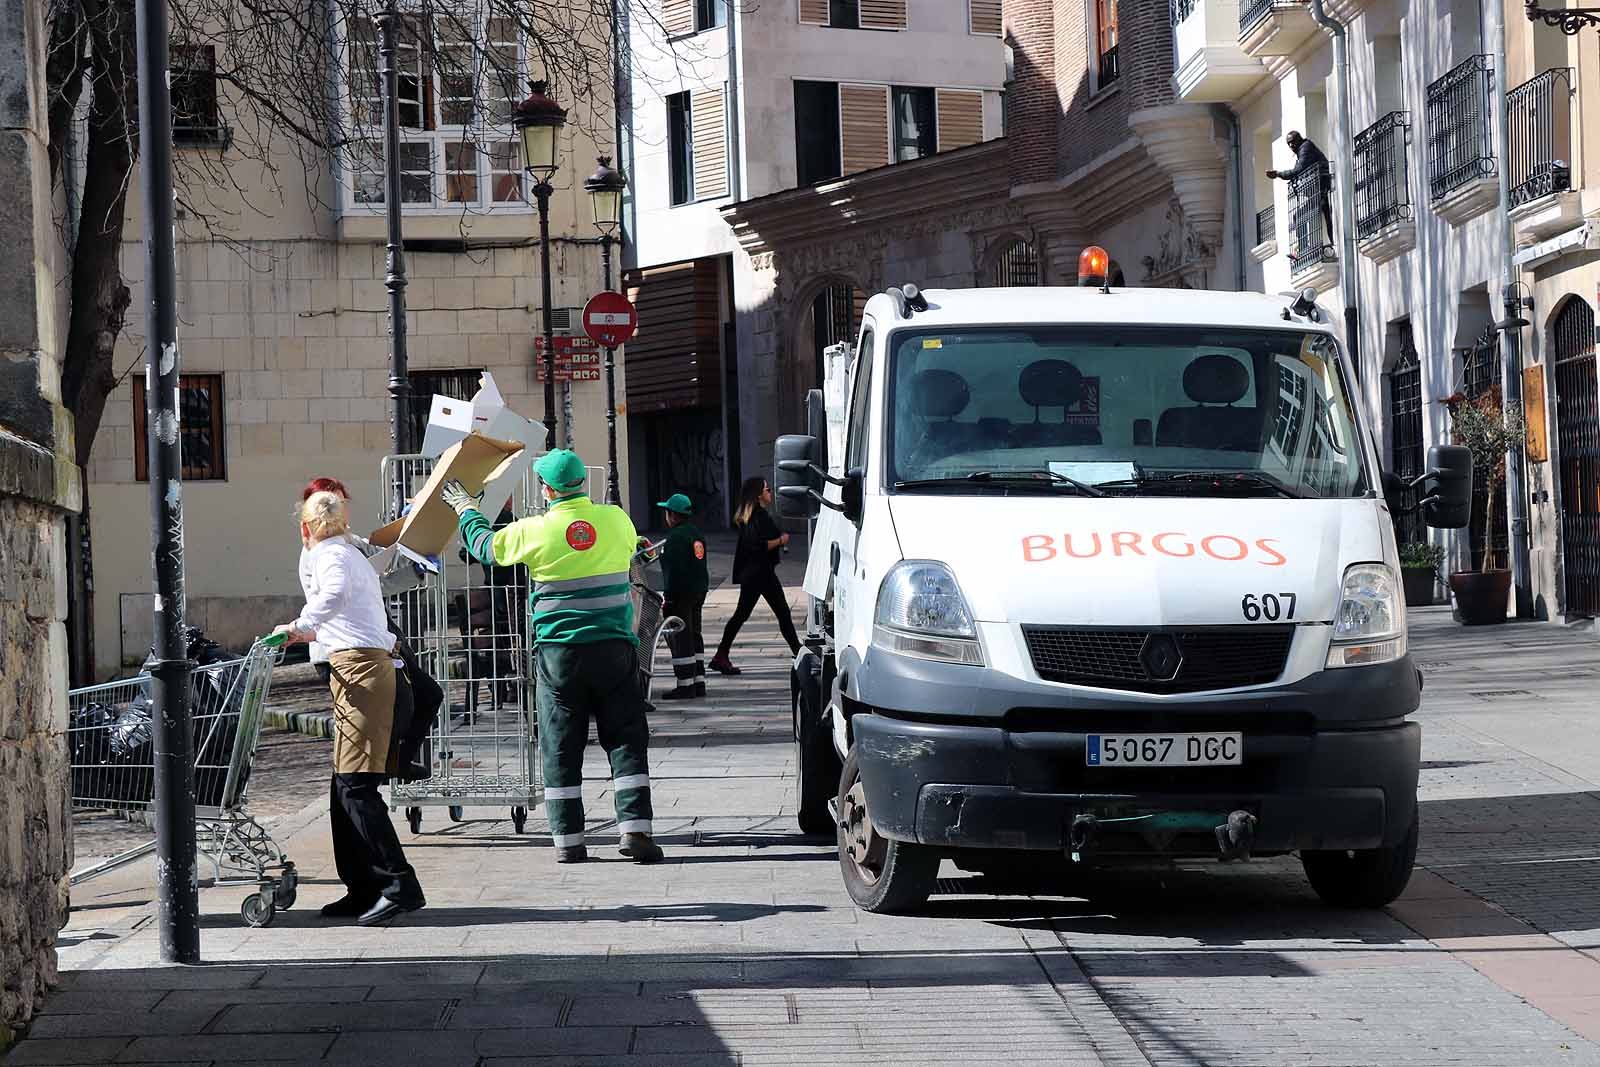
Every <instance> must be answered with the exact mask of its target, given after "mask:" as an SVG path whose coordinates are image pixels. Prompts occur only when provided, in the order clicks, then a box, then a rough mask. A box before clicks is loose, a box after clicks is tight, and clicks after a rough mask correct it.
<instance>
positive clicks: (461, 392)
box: [406, 370, 483, 449]
mask: <svg viewBox="0 0 1600 1067" xmlns="http://www.w3.org/2000/svg"><path fill="white" fill-rule="evenodd" d="M406 377H407V379H408V380H409V381H410V383H411V401H410V406H409V407H408V408H407V409H406V422H407V423H408V424H409V426H410V430H411V447H412V448H413V449H418V448H421V447H422V435H423V434H425V433H426V432H427V430H428V413H429V412H430V411H432V410H433V398H434V397H435V396H447V397H449V398H451V399H452V400H471V399H472V397H473V395H474V394H475V393H477V391H478V388H479V387H480V386H481V385H482V384H483V382H482V378H483V371H482V370H421V371H412V372H411V373H410V374H408V375H406Z"/></svg>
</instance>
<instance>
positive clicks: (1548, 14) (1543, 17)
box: [1526, 0, 1600, 37]
mask: <svg viewBox="0 0 1600 1067" xmlns="http://www.w3.org/2000/svg"><path fill="white" fill-rule="evenodd" d="M1526 11H1527V13H1528V21H1529V22H1543V23H1544V24H1545V25H1546V26H1556V27H1559V28H1560V30H1561V32H1562V33H1564V34H1566V35H1567V36H1568V37H1573V36H1576V35H1577V32H1578V31H1579V30H1581V29H1583V28H1584V27H1585V26H1600V7H1569V8H1555V9H1552V8H1543V7H1540V6H1539V4H1538V0H1528V2H1527V5H1526Z"/></svg>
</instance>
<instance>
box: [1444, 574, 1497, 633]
mask: <svg viewBox="0 0 1600 1067" xmlns="http://www.w3.org/2000/svg"><path fill="white" fill-rule="evenodd" d="M1450 590H1451V592H1453V593H1455V595H1456V614H1457V616H1458V617H1459V618H1460V619H1461V622H1462V625H1464V626H1483V625H1486V624H1488V623H1496V622H1505V621H1506V604H1507V603H1508V602H1509V597H1510V595H1511V572H1510V571H1457V572H1456V573H1454V574H1452V575H1451V576H1450Z"/></svg>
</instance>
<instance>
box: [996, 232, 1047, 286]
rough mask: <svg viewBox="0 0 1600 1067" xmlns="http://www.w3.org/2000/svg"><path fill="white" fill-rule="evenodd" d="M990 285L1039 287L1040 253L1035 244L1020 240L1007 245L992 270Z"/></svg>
mask: <svg viewBox="0 0 1600 1067" xmlns="http://www.w3.org/2000/svg"><path fill="white" fill-rule="evenodd" d="M989 284H990V285H995V286H1002V287H1004V286H1015V285H1038V284H1039V252H1038V250H1037V249H1035V248H1034V247H1033V244H1032V243H1031V242H1028V241H1024V240H1022V239H1021V238H1018V239H1017V240H1015V241H1012V242H1011V243H1010V244H1008V245H1006V246H1005V248H1004V249H1002V250H1001V252H1000V255H999V256H998V257H996V258H995V261H994V266H993V267H991V268H990V272H989Z"/></svg>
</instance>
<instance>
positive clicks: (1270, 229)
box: [1256, 204, 1278, 245]
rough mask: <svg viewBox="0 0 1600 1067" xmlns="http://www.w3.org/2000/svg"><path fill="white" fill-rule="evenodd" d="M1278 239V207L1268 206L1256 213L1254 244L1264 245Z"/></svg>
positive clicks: (1274, 205)
mask: <svg viewBox="0 0 1600 1067" xmlns="http://www.w3.org/2000/svg"><path fill="white" fill-rule="evenodd" d="M1277 238H1278V206H1277V205H1276V204H1268V205H1267V206H1266V207H1264V208H1262V209H1261V210H1260V211H1258V212H1256V244H1258V245H1264V244H1266V243H1267V242H1268V241H1275V240H1277Z"/></svg>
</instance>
